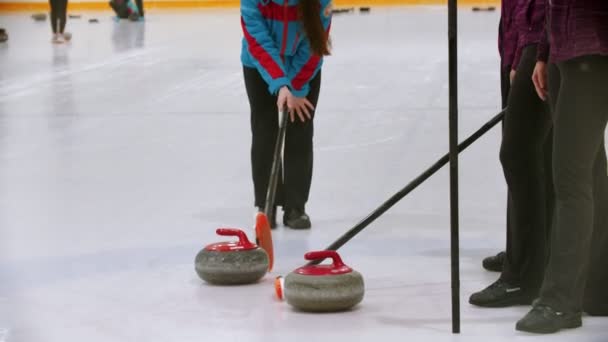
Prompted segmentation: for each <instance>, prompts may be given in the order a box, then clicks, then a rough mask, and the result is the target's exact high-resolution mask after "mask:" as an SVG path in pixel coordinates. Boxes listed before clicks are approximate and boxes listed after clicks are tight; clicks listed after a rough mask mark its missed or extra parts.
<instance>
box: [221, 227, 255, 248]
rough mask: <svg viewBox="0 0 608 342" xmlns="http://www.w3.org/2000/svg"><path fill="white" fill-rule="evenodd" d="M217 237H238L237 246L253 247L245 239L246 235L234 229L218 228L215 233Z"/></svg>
mask: <svg viewBox="0 0 608 342" xmlns="http://www.w3.org/2000/svg"><path fill="white" fill-rule="evenodd" d="M215 232H216V233H217V235H221V236H238V238H239V245H241V246H243V247H249V246H251V245H253V244H252V243H251V241H249V239H248V238H247V234H245V232H244V231H242V230H240V229H236V228H218V229H217V230H216V231H215Z"/></svg>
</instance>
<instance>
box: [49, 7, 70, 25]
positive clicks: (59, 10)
mask: <svg viewBox="0 0 608 342" xmlns="http://www.w3.org/2000/svg"><path fill="white" fill-rule="evenodd" d="M49 2H50V4H51V28H52V29H53V33H63V30H65V24H66V21H67V12H68V0H49Z"/></svg>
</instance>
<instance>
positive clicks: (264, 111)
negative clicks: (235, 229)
mask: <svg viewBox="0 0 608 342" xmlns="http://www.w3.org/2000/svg"><path fill="white" fill-rule="evenodd" d="M243 73H244V78H245V88H246V90H247V96H248V98H249V106H250V109H251V133H252V142H251V170H252V176H253V186H254V193H255V206H256V207H258V208H260V209H263V208H264V206H265V204H266V192H267V191H268V184H269V180H270V170H271V168H272V161H273V153H274V147H275V143H276V138H277V134H278V128H279V127H278V125H279V118H278V113H277V104H276V96H274V95H272V94H270V93H269V92H268V85H267V84H266V82H265V81H264V79H263V78H262V76H260V74H259V72H258V71H257V70H256V69H253V68H247V67H245V68H243ZM279 174H280V172H279ZM281 187H282V185H281V180H280V179H279V186H278V188H277V195H276V200H275V205H280V204H281V201H282V195H281V194H282V191H281Z"/></svg>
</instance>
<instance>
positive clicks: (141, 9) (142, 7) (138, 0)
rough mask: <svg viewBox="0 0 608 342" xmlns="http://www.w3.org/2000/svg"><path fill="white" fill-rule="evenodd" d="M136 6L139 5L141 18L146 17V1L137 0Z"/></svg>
mask: <svg viewBox="0 0 608 342" xmlns="http://www.w3.org/2000/svg"><path fill="white" fill-rule="evenodd" d="M135 4H136V5H137V8H138V9H139V16H140V17H143V16H144V0H135Z"/></svg>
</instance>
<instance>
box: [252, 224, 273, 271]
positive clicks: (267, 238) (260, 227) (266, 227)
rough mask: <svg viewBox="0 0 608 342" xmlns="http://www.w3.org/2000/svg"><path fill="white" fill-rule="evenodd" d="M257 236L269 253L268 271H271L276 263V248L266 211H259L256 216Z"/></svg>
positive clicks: (259, 244) (261, 245)
mask: <svg viewBox="0 0 608 342" xmlns="http://www.w3.org/2000/svg"><path fill="white" fill-rule="evenodd" d="M255 237H256V241H257V244H258V246H260V248H262V249H263V250H265V251H266V253H267V254H268V272H270V271H272V266H273V265H274V250H273V247H272V232H271V229H270V222H269V221H268V217H267V216H266V214H264V213H257V215H256V217H255Z"/></svg>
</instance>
